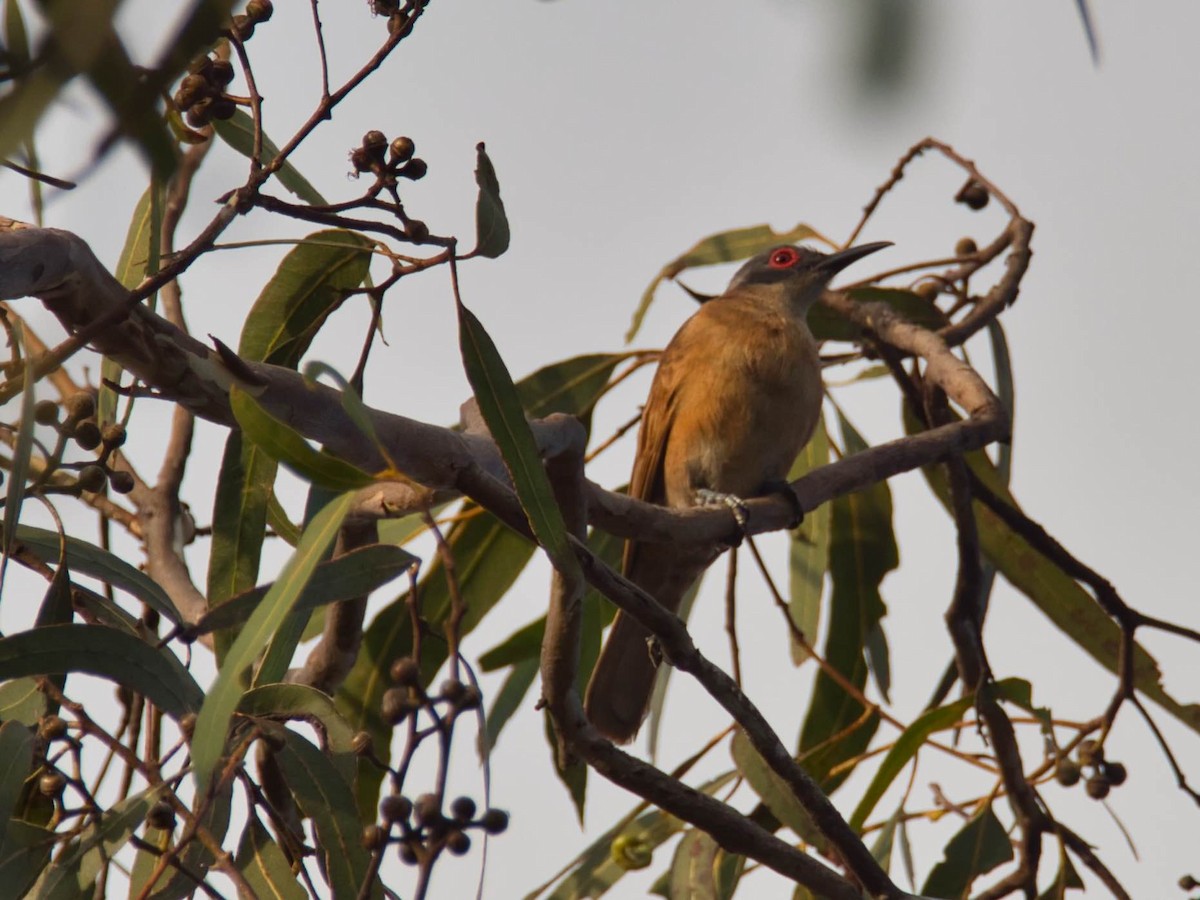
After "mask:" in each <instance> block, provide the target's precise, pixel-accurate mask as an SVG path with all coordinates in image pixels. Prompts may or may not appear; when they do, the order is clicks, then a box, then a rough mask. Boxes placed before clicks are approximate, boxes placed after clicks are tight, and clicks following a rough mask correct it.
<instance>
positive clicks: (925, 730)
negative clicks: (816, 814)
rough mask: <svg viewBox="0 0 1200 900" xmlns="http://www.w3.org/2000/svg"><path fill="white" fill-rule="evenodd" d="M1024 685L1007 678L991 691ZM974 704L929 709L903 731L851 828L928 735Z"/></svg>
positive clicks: (971, 699) (863, 822) (969, 698)
mask: <svg viewBox="0 0 1200 900" xmlns="http://www.w3.org/2000/svg"><path fill="white" fill-rule="evenodd" d="M1021 685H1024V686H1025V687H1026V688H1027V687H1028V682H1024V681H1021V679H1017V678H1007V679H1005V680H1004V681H1002V682H998V683H997V684H995V685H993V686H992V690H994V691H995V692H996V693H997V694H998V695H1000V696H1004V695H1006V694H1009V693H1011V692H1012V691H1017V690H1019V689H1020V688H1021ZM974 705H975V695H974V694H970V695H968V696H966V697H963V698H961V699H959V700H956V701H954V702H953V703H947V704H946V705H945V706H939V707H938V708H937V709H930V710H926V711H925V712H923V713H922V714H921V715H919V716H918V717H917V718H916V719H915V720H914V721H913V722H912V724H910V725H909V726H908V727H907V728H905V729H904V732H903V733H902V734H901V735H900V737H898V738H897V739H896V742H895V743H894V744H893V745H892V748H891V749H890V750H889V751H888V752H887V755H886V756H885V757H884V758H883V762H882V763H880V764H879V768H878V769H876V771H875V775H874V777H873V778H872V779H871V783H870V784H869V785H868V786H867V789H866V791H865V792H864V793H863V796H862V799H861V800H859V802H858V806H857V807H855V809H854V812H853V814H851V816H850V820H849V821H850V827H851V828H853V829H854V830H856V831H860V830H861V829H862V827H863V826H864V825H866V823H867V816H869V815H870V814H871V811H872V810H873V809H874V808H875V804H876V803H878V802H879V800H880V798H882V797H883V794H884V792H885V791H886V790H887V789H888V787H889V786H890V785H891V783H892V782H893V781H894V780H895V778H896V776H897V775H899V774H900V773H901V772H902V771H903V770H904V767H905V765H907V764H908V761H909V760H911V759H912V758H913V757H914V756H915V755H916V753H917V751H918V750H920V749H921V747H923V746H924V745H925V742H926V740H928V738H929V736H930V735H932V734H934V733H936V732H938V731H945V730H946V729H948V728H953V727H954V726H955V725H956V724H958V723H959V722H961V721H962V717H963V716H964V715H966V713H967V711H968V710H969V709H971V708H972V707H973V706H974Z"/></svg>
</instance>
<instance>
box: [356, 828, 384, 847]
mask: <svg viewBox="0 0 1200 900" xmlns="http://www.w3.org/2000/svg"><path fill="white" fill-rule="evenodd" d="M360 840H361V842H362V845H363V849H365V850H370V851H371V852H374V851H376V850H378V849H379V848H380V847H382V846H383V845H384V844H386V843H387V832H386V831H384V830H383V829H382V828H380V827H379V826H378V825H375V824H374V823H372V824H370V825H364V826H363V830H362V837H361V839H360Z"/></svg>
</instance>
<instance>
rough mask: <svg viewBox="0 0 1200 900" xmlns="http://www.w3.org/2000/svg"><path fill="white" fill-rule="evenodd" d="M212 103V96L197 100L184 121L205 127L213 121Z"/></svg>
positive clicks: (194, 125) (193, 125)
mask: <svg viewBox="0 0 1200 900" xmlns="http://www.w3.org/2000/svg"><path fill="white" fill-rule="evenodd" d="M212 105H213V98H212V97H205V98H204V99H203V100H198V101H196V103H195V104H193V106H192V108H191V109H189V110H188V111H187V112H186V113H185V114H184V116H183V118H184V121H186V122H187V123H188V124H189V125H191V126H192V127H193V128H203V127H204V126H205V125H207V124H208V123H209V122H211V121H212Z"/></svg>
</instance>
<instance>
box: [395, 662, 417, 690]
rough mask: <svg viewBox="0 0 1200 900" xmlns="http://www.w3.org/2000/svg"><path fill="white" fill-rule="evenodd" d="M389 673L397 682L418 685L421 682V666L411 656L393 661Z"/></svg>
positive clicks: (410, 685)
mask: <svg viewBox="0 0 1200 900" xmlns="http://www.w3.org/2000/svg"><path fill="white" fill-rule="evenodd" d="M389 674H390V675H391V676H392V681H394V682H395V683H396V684H402V685H407V686H408V687H416V686H417V685H419V684H420V683H421V667H420V666H419V665H417V661H416V660H415V659H413V658H412V657H411V656H402V657H401V658H400V659H398V660H396V661H395V662H394V663H392V668H391V670H390V672H389Z"/></svg>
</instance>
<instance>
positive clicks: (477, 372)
mask: <svg viewBox="0 0 1200 900" xmlns="http://www.w3.org/2000/svg"><path fill="white" fill-rule="evenodd" d="M458 334H459V347H460V349H461V350H462V357H463V368H464V369H465V370H466V373H467V380H468V381H469V382H470V383H471V389H472V390H473V391H474V392H475V398H476V400H477V401H478V402H479V411H480V413H481V414H482V415H483V419H484V421H485V422H487V425H488V429H489V430H490V431H491V433H492V438H493V439H494V440H495V441H496V446H497V447H498V448H499V449H500V453H501V455H502V456H503V457H504V463H505V465H506V466H507V468H508V472H509V475H511V476H512V481H513V487H515V488H516V491H517V496H518V497H519V498H520V499H521V506H522V507H523V508H524V510H525V515H526V516H527V517H528V519H529V525H530V527H531V528H532V529H533V533H534V534H535V535H536V536H537V539H538V543H539V544H541V545H542V547H544V548H545V550H546V555H548V556H549V557H550V559H551V561H552V562H553V563H554V566H555V568H557V569H558V570H559V571H561V572H566V573H573V574H574V577H576V578H582V575H581V574H580V573H579V563H578V561H577V560H576V559H575V555H574V553H573V552H572V551H571V547H570V544H569V543H568V541H567V529H566V524H565V523H564V522H563V517H562V512H561V511H560V510H559V508H558V503H557V502H556V501H555V498H554V491H553V489H552V488H551V487H550V479H549V477H547V475H546V470H545V468H543V466H542V459H541V455H540V454H539V453H538V448H537V443H536V442H535V441H534V439H533V432H532V431H531V430H530V428H529V423H528V422H527V421H526V419H525V412H524V410H523V409H522V407H521V400H520V397H519V396H518V394H517V389H516V387H515V386H514V385H513V382H512V377H511V376H510V375H509V374H508V367H507V366H505V364H504V360H502V359H501V358H500V353H499V352H498V351H497V350H496V345H495V344H494V343H493V342H492V339H491V337H490V336H489V335H488V333H487V331H486V330H484V327H483V324H482V323H481V322H480V321H479V319H477V318H476V317H475V315H474V313H472V312H471V311H470V310H469V309H467V308H466V307H465V306H464V305H463V304H462V303H461V302H460V303H459V304H458Z"/></svg>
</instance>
